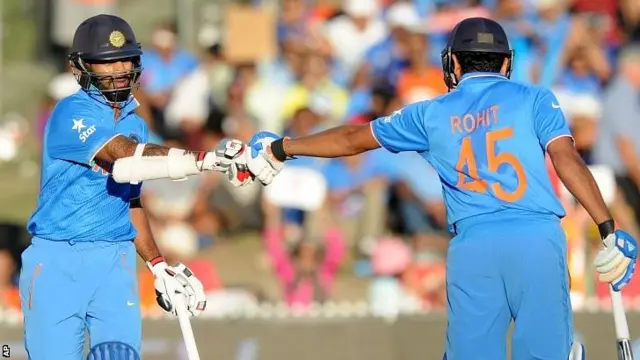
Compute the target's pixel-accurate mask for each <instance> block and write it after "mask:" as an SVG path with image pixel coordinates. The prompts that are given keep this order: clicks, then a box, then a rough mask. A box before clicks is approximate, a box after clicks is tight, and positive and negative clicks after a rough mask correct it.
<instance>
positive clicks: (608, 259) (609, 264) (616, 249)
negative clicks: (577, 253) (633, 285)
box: [594, 230, 638, 291]
mask: <svg viewBox="0 0 640 360" xmlns="http://www.w3.org/2000/svg"><path fill="white" fill-rule="evenodd" d="M603 242H604V248H603V249H602V250H600V251H599V252H598V255H597V256H596V258H595V261H594V265H595V267H596V271H597V272H598V273H599V274H600V275H599V277H598V279H599V280H600V281H601V282H605V283H610V284H611V287H612V288H613V290H614V291H620V289H622V288H623V287H625V286H626V285H627V284H628V283H629V282H630V281H631V277H632V276H633V273H634V272H635V269H636V259H637V257H638V243H637V242H636V240H635V239H634V238H633V237H632V236H631V235H630V234H629V233H627V232H625V231H622V230H616V231H615V233H613V234H609V235H608V236H607V237H606V238H605V239H603Z"/></svg>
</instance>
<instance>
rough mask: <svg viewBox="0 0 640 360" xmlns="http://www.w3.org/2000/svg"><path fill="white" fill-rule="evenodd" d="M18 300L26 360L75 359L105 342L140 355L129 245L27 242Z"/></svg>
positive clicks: (132, 257) (139, 324)
mask: <svg viewBox="0 0 640 360" xmlns="http://www.w3.org/2000/svg"><path fill="white" fill-rule="evenodd" d="M20 299H21V302H22V311H23V313H24V332H25V333H24V338H25V346H26V350H27V353H28V354H29V359H31V360H81V359H82V357H83V350H84V342H85V336H84V335H85V329H88V330H89V336H90V343H91V347H93V346H95V345H96V344H100V343H103V342H108V341H120V342H123V343H126V344H129V345H131V346H132V347H133V348H134V349H136V351H137V352H138V353H140V345H141V341H142V322H141V317H140V316H141V315H140V304H139V300H138V299H139V296H138V283H137V276H136V250H135V246H134V245H133V241H125V242H107V241H94V242H73V241H49V240H44V239H39V238H33V241H32V243H31V245H30V246H29V247H28V248H27V249H26V250H25V251H24V252H23V253H22V269H21V273H20Z"/></svg>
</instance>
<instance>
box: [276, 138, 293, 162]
mask: <svg viewBox="0 0 640 360" xmlns="http://www.w3.org/2000/svg"><path fill="white" fill-rule="evenodd" d="M289 140H291V138H289V137H288V136H285V137H283V138H280V139H278V140H275V141H274V142H272V143H271V145H270V147H271V154H272V155H273V157H274V158H275V159H276V160H278V161H280V162H285V161H287V160H290V159H294V157H293V156H291V155H289V154H288V153H287V151H286V150H285V142H287V141H289Z"/></svg>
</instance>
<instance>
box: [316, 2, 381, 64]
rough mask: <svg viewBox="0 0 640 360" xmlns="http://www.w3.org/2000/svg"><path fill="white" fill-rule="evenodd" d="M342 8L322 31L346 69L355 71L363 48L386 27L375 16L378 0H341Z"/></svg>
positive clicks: (371, 43)
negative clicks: (339, 13) (342, 11)
mask: <svg viewBox="0 0 640 360" xmlns="http://www.w3.org/2000/svg"><path fill="white" fill-rule="evenodd" d="M343 10H344V15H341V16H338V17H336V18H334V19H332V20H330V21H329V22H328V23H327V24H326V27H325V30H324V35H325V36H326V39H327V41H328V42H329V44H330V45H331V48H332V49H333V52H334V55H335V57H336V58H337V59H338V60H340V61H341V62H343V63H344V64H345V66H346V68H347V73H349V74H355V72H356V69H357V68H358V66H359V65H360V62H361V61H362V57H363V56H364V53H365V51H366V50H367V49H368V48H369V47H371V46H372V45H373V44H375V43H377V42H379V41H380V40H382V39H383V38H384V36H385V34H386V31H387V29H386V26H385V24H384V23H383V22H382V21H381V20H380V19H379V18H378V17H379V15H380V14H379V11H380V9H379V7H378V3H377V0H344V1H343Z"/></svg>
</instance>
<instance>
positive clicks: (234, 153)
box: [197, 139, 253, 187]
mask: <svg viewBox="0 0 640 360" xmlns="http://www.w3.org/2000/svg"><path fill="white" fill-rule="evenodd" d="M245 149H246V146H245V145H244V144H243V143H242V141H240V140H236V139H224V140H222V141H221V142H220V144H218V146H217V147H216V149H215V150H214V151H213V152H207V153H202V156H201V157H200V160H199V162H198V164H197V165H198V167H199V168H200V169H201V171H203V170H208V171H218V172H221V173H223V174H225V175H226V176H227V178H228V179H229V181H230V182H231V184H232V185H233V186H235V187H240V186H245V185H248V184H251V183H252V182H253V177H252V176H251V173H250V172H249V168H248V167H247V157H246V156H244V154H245Z"/></svg>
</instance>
